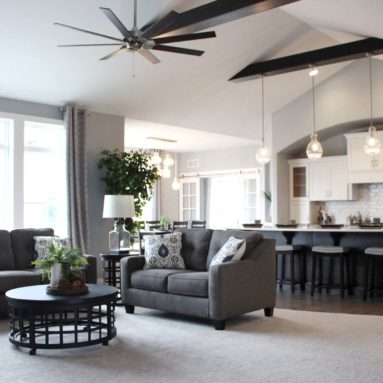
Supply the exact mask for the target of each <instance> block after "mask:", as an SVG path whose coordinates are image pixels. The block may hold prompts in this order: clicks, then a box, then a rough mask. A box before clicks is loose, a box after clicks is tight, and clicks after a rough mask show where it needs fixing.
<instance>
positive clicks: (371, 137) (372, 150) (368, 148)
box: [364, 55, 381, 156]
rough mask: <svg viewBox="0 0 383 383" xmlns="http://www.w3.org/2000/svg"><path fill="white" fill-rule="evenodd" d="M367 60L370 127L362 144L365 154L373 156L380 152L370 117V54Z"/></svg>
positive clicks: (379, 145)
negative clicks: (368, 69)
mask: <svg viewBox="0 0 383 383" xmlns="http://www.w3.org/2000/svg"><path fill="white" fill-rule="evenodd" d="M368 62H369V66H370V127H369V128H368V135H367V137H366V143H365V144H364V152H365V153H366V154H369V155H372V156H374V155H375V154H378V153H379V152H380V148H381V144H380V141H379V139H378V138H377V137H376V129H375V126H374V124H373V119H372V62H371V55H369V56H368Z"/></svg>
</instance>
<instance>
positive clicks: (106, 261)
mask: <svg viewBox="0 0 383 383" xmlns="http://www.w3.org/2000/svg"><path fill="white" fill-rule="evenodd" d="M133 255H140V251H139V250H130V251H129V253H127V254H112V253H101V254H100V257H101V261H102V268H103V279H104V283H105V284H107V285H109V286H114V287H117V288H118V295H117V301H116V305H117V306H122V303H121V291H120V288H121V269H120V261H121V259H122V258H124V257H130V256H133Z"/></svg>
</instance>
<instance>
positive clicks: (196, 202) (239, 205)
mask: <svg viewBox="0 0 383 383" xmlns="http://www.w3.org/2000/svg"><path fill="white" fill-rule="evenodd" d="M181 182H182V188H181V193H180V218H181V219H185V220H187V219H199V215H200V214H199V213H200V212H201V216H202V218H203V219H206V221H207V226H208V227H209V228H213V229H222V228H230V227H231V228H234V227H238V226H240V225H241V224H242V223H247V222H254V221H255V220H256V219H260V218H261V216H262V213H261V198H260V194H261V185H260V174H259V172H258V171H252V172H248V173H243V174H229V173H228V174H221V175H214V174H213V175H203V176H201V177H200V178H194V179H190V178H185V179H183V180H182V181H181ZM200 202H201V203H200Z"/></svg>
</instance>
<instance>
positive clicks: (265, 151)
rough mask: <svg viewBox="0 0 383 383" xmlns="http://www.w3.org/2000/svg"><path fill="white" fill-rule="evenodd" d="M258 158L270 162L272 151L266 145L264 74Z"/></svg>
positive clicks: (261, 161) (256, 154)
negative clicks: (260, 138) (260, 141)
mask: <svg viewBox="0 0 383 383" xmlns="http://www.w3.org/2000/svg"><path fill="white" fill-rule="evenodd" d="M255 158H256V160H257V161H258V162H259V163H260V164H262V165H264V164H267V163H268V162H270V160H271V153H270V149H269V148H268V147H267V145H265V91H264V86H263V75H262V146H261V147H259V148H258V149H257V152H256V153H255Z"/></svg>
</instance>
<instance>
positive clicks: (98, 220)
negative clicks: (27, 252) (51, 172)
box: [87, 112, 124, 275]
mask: <svg viewBox="0 0 383 383" xmlns="http://www.w3.org/2000/svg"><path fill="white" fill-rule="evenodd" d="M104 149H120V150H123V149H124V118H123V117H117V116H111V115H106V114H100V113H93V112H89V113H88V126H87V154H88V157H87V161H88V173H87V175H88V209H89V216H88V219H89V244H90V246H89V251H88V252H89V253H90V254H94V255H96V256H97V257H98V255H99V254H100V253H101V252H104V251H107V250H108V246H109V245H108V233H109V231H111V230H112V229H113V219H105V218H102V209H103V202H104V194H105V193H104V191H105V186H104V184H103V182H102V181H101V180H100V177H101V173H100V171H99V169H98V168H97V162H98V159H99V158H100V153H101V151H102V150H104ZM98 269H99V275H101V274H100V272H101V263H100V262H98Z"/></svg>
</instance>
